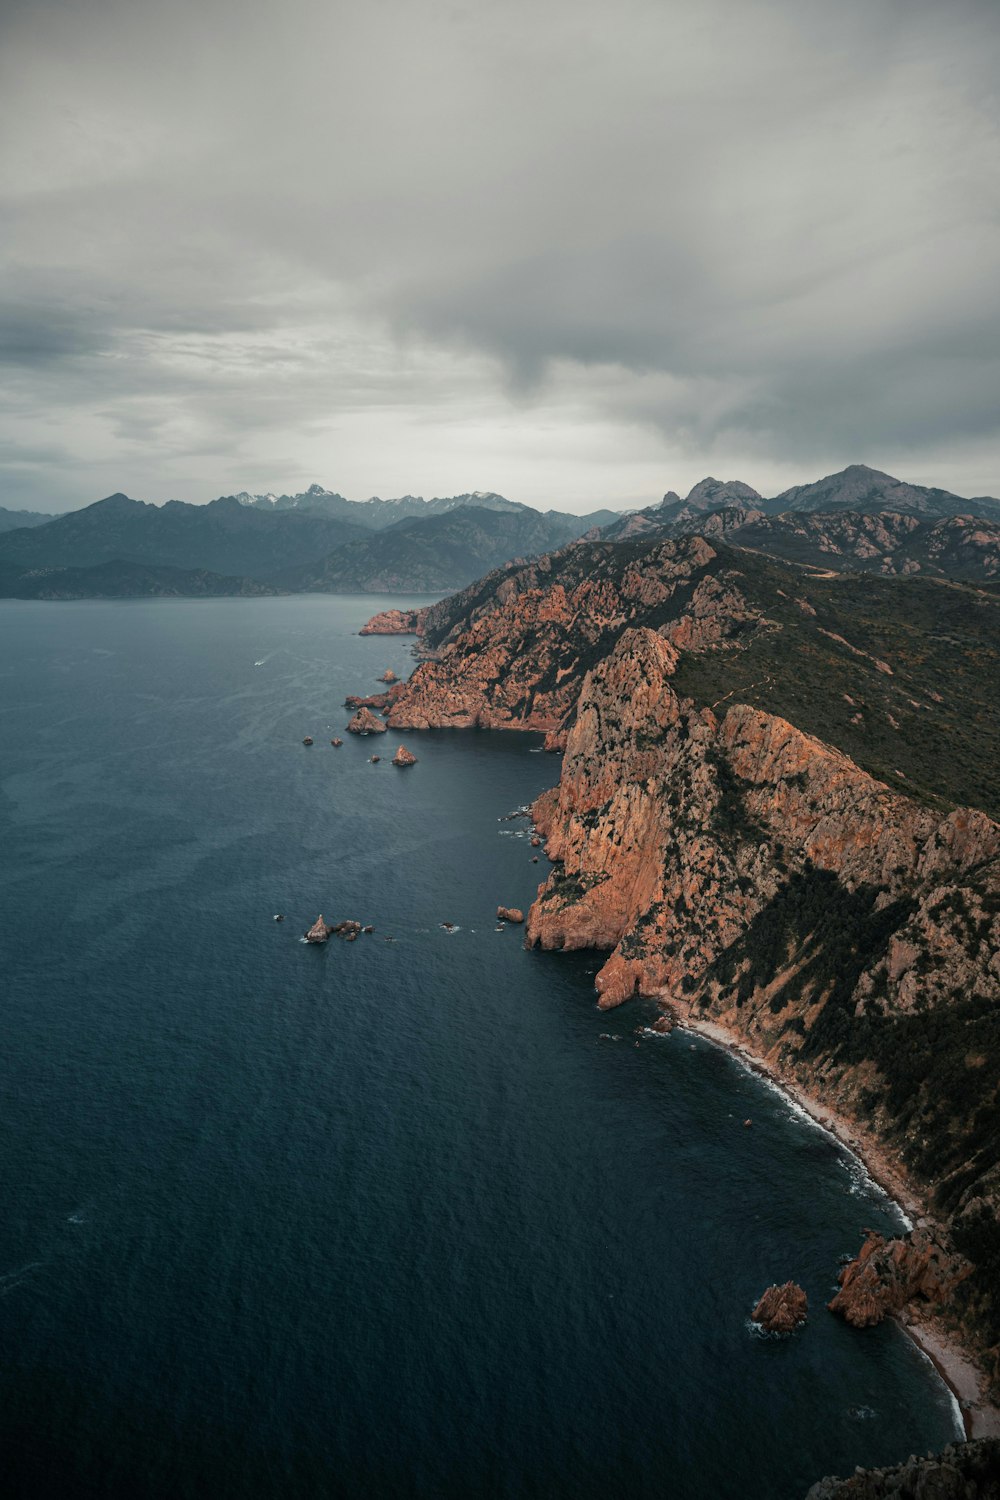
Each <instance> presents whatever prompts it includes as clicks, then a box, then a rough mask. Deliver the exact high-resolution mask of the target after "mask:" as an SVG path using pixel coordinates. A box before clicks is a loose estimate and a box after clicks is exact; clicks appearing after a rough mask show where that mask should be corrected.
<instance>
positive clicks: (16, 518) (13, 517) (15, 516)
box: [0, 505, 56, 532]
mask: <svg viewBox="0 0 1000 1500" xmlns="http://www.w3.org/2000/svg"><path fill="white" fill-rule="evenodd" d="M55 519H56V518H55V516H51V515H45V514H44V513H43V512H42V511H37V510H5V509H4V507H3V506H2V505H0V532H4V531H17V530H18V529H19V528H20V527H22V526H44V525H45V523H46V522H47V521H54V520H55Z"/></svg>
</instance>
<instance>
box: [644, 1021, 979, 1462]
mask: <svg viewBox="0 0 1000 1500" xmlns="http://www.w3.org/2000/svg"><path fill="white" fill-rule="evenodd" d="M670 1012H671V1013H673V1014H675V1015H676V1018H677V1023H678V1029H679V1030H682V1031H690V1032H691V1033H692V1034H693V1035H695V1036H699V1037H702V1038H703V1039H704V1040H705V1041H709V1042H712V1043H714V1045H715V1046H718V1047H723V1048H724V1049H725V1050H726V1051H727V1052H729V1053H731V1054H732V1056H733V1057H735V1058H736V1059H737V1060H738V1061H739V1062H740V1063H741V1064H742V1065H743V1066H744V1067H745V1068H747V1069H748V1070H749V1071H750V1072H752V1073H757V1074H759V1075H760V1076H761V1077H762V1078H765V1079H767V1081H768V1083H770V1084H771V1085H772V1086H773V1087H775V1088H777V1089H779V1090H780V1092H781V1093H782V1094H784V1095H785V1096H786V1097H787V1098H788V1099H789V1100H790V1101H791V1102H792V1103H793V1104H794V1105H796V1106H797V1107H798V1108H799V1109H801V1110H802V1111H803V1112H804V1113H805V1114H807V1115H809V1117H810V1119H811V1120H812V1121H813V1122H814V1124H816V1125H818V1126H819V1127H820V1129H822V1130H824V1131H826V1132H827V1133H828V1134H829V1135H831V1136H833V1137H834V1138H835V1139H836V1141H837V1142H838V1143H839V1144H840V1145H841V1146H843V1147H844V1149H845V1150H846V1151H848V1152H849V1153H850V1154H851V1155H852V1156H853V1157H854V1158H855V1159H856V1160H857V1161H858V1162H860V1164H861V1166H862V1167H863V1168H864V1171H865V1173H866V1175H867V1176H868V1177H869V1178H870V1179H871V1181H872V1182H874V1183H875V1184H876V1186H877V1187H879V1188H881V1190H882V1192H883V1193H885V1195H886V1197H887V1198H889V1199H891V1200H892V1202H893V1203H895V1205H896V1207H897V1208H898V1209H899V1211H900V1213H901V1214H902V1215H903V1216H904V1219H905V1220H906V1222H907V1224H909V1225H912V1224H920V1223H923V1224H925V1225H929V1226H932V1227H933V1228H935V1229H937V1230H938V1231H939V1232H942V1233H943V1226H941V1225H939V1224H936V1223H935V1221H934V1219H933V1218H932V1217H931V1216H930V1215H929V1214H928V1212H927V1205H926V1204H925V1203H924V1202H923V1200H922V1199H921V1198H920V1197H919V1196H918V1195H917V1193H916V1192H915V1191H914V1189H913V1187H912V1185H911V1184H910V1183H909V1182H908V1181H907V1179H906V1177H905V1175H904V1174H903V1171H902V1169H901V1167H900V1165H899V1162H898V1161H897V1160H896V1159H895V1158H894V1157H893V1156H892V1154H891V1153H890V1152H889V1151H888V1149H887V1148H886V1147H885V1145H884V1143H882V1142H881V1141H879V1140H878V1139H877V1137H876V1136H874V1135H873V1134H872V1133H871V1132H870V1131H866V1130H864V1129H863V1128H862V1127H860V1126H858V1125H857V1124H856V1123H855V1122H854V1121H851V1120H848V1119H846V1118H845V1117H844V1116H843V1115H839V1114H838V1113H837V1112H836V1110H833V1109H831V1108H830V1106H829V1105H828V1104H825V1103H824V1102H823V1100H821V1099H818V1098H816V1097H815V1095H813V1094H810V1093H809V1092H808V1091H807V1090H806V1089H804V1088H803V1087H802V1086H801V1084H799V1083H797V1082H795V1081H794V1080H792V1079H790V1078H787V1077H785V1076H784V1075H783V1074H782V1073H780V1072H779V1071H778V1070H777V1069H776V1068H775V1067H774V1066H773V1065H771V1064H769V1063H768V1062H767V1061H766V1060H765V1059H764V1058H762V1057H760V1056H759V1055H757V1054H756V1053H754V1052H752V1051H751V1050H750V1049H749V1048H748V1047H747V1045H746V1043H745V1041H744V1039H743V1038H741V1037H740V1036H739V1035H738V1034H737V1033H735V1032H733V1031H730V1030H729V1029H728V1028H727V1027H725V1026H723V1025H720V1024H719V1023H718V1022H716V1021H706V1020H704V1019H703V1018H702V1017H700V1016H696V1015H693V1014H692V1013H691V1007H690V1006H679V1005H678V1003H677V1002H676V1001H671V1003H670ZM893 1321H894V1322H895V1323H896V1325H897V1326H898V1327H899V1328H901V1329H902V1330H903V1332H904V1333H905V1334H906V1335H907V1336H908V1337H909V1338H910V1339H912V1341H913V1343H915V1344H916V1345H917V1347H918V1348H919V1349H920V1350H921V1351H922V1353H923V1354H925V1355H926V1356H927V1358H928V1359H929V1360H930V1361H931V1363H932V1364H933V1365H934V1367H935V1369H936V1370H937V1372H938V1374H939V1376H940V1377H941V1379H942V1380H943V1381H944V1383H945V1385H946V1386H947V1387H948V1389H949V1390H950V1391H951V1393H952V1396H953V1398H954V1400H955V1404H956V1407H957V1408H958V1411H959V1413H960V1416H961V1420H962V1424H963V1426H964V1428H965V1435H966V1438H967V1439H971V1438H993V1437H997V1438H1000V1405H998V1404H997V1403H996V1402H994V1401H993V1400H992V1399H991V1397H990V1396H989V1394H988V1393H986V1392H984V1390H983V1384H984V1381H985V1376H984V1375H983V1372H982V1371H981V1370H980V1368H979V1366H978V1364H977V1363H976V1361H975V1358H974V1355H973V1354H972V1353H971V1352H970V1351H969V1349H968V1348H967V1346H966V1345H965V1343H964V1342H963V1340H962V1338H961V1335H960V1334H959V1333H958V1332H957V1331H956V1330H955V1329H954V1328H950V1327H949V1326H948V1325H947V1324H946V1323H945V1322H944V1321H943V1320H942V1319H941V1318H940V1317H939V1316H935V1315H934V1313H933V1312H931V1311H930V1309H929V1308H927V1309H921V1311H920V1312H919V1313H918V1312H917V1311H916V1310H915V1308H914V1306H912V1305H911V1306H909V1307H908V1308H907V1309H906V1311H905V1313H903V1314H902V1315H898V1316H895V1317H894V1318H893Z"/></svg>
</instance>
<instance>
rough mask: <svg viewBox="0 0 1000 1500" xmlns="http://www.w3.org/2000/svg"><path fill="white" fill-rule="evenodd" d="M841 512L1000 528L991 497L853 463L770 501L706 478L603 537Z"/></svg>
mask: <svg viewBox="0 0 1000 1500" xmlns="http://www.w3.org/2000/svg"><path fill="white" fill-rule="evenodd" d="M841 511H850V512H852V513H853V515H854V516H855V517H860V516H879V515H882V514H883V513H885V512H890V513H893V514H897V515H903V516H911V517H916V518H917V519H919V520H924V521H934V520H943V519H945V518H947V517H952V516H979V517H984V518H986V519H988V520H991V521H993V522H994V523H1000V500H994V499H992V498H990V497H989V496H986V495H981V496H978V497H976V498H974V499H971V500H965V499H963V498H962V497H961V496H960V495H953V494H951V493H950V492H949V491H948V490H939V489H928V488H927V487H925V486H923V485H919V484H906V483H904V482H903V481H902V480H899V479H895V478H893V476H892V475H891V474H883V473H882V472H881V471H880V470H878V469H870V468H868V467H867V466H866V465H865V464H851V465H850V466H849V467H848V468H846V469H842V470H841V471H840V472H839V473H837V474H828V475H827V476H826V478H825V479H818V480H816V481H814V482H813V483H811V484H800V485H795V486H794V487H793V488H792V489H788V490H784V491H783V492H782V493H781V494H780V495H775V496H774V497H773V498H771V499H766V498H765V497H764V496H763V495H760V494H758V493H757V491H756V490H755V489H752V488H751V486H750V485H748V484H743V483H742V482H741V481H739V480H728V481H726V482H725V483H720V481H719V480H717V479H711V478H709V479H703V480H701V481H700V483H698V484H696V485H695V486H694V488H693V489H692V490H691V491H690V493H689V494H688V496H687V498H686V499H684V500H682V499H681V498H680V496H679V495H677V494H675V493H674V492H673V491H672V490H670V491H668V492H667V494H666V495H664V497H663V499H662V500H661V501H660V503H659V504H658V505H650V506H647V507H646V508H645V509H644V510H639V511H634V512H632V513H631V514H629V515H625V516H620V517H619V518H618V519H617V520H615V521H612V522H611V523H610V524H609V525H608V526H606V527H605V528H604V531H603V535H604V536H605V537H607V538H608V540H609V541H614V540H625V539H627V538H629V537H638V536H648V537H652V536H654V535H659V536H676V535H679V534H681V533H682V532H690V531H695V530H700V529H702V528H703V526H704V524H705V517H706V515H708V514H709V513H711V512H723V513H725V514H732V513H734V512H735V513H742V514H743V516H744V517H745V516H747V515H756V516H757V517H758V518H760V517H761V516H777V517H781V518H782V519H787V517H788V515H790V514H791V515H797V516H807V515H812V514H813V513H815V512H822V513H824V514H825V515H827V517H828V523H827V524H828V525H829V524H832V521H833V518H834V517H835V516H836V514H837V513H838V512H841ZM737 524H740V523H737Z"/></svg>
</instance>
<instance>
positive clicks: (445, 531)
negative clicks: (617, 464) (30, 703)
mask: <svg viewBox="0 0 1000 1500" xmlns="http://www.w3.org/2000/svg"><path fill="white" fill-rule="evenodd" d="M321 498H322V500H323V504H317V505H315V506H313V505H305V506H302V507H298V506H289V507H281V506H277V507H270V506H259V505H248V504H244V503H243V501H242V500H241V499H240V498H239V497H238V496H223V497H221V498H220V499H218V500H213V501H211V502H210V503H209V504H208V505H189V504H187V503H185V502H183V501H180V500H170V501H167V503H166V504H165V505H162V506H157V505H149V504H146V503H144V502H143V501H140V500H132V499H130V498H129V497H128V496H127V495H122V494H116V495H109V496H108V497H107V498H106V499H104V500H99V501H97V502H96V504H94V505H90V506H86V507H85V508H84V509H83V510H79V511H71V512H69V513H68V514H67V515H65V516H60V517H57V518H56V519H54V520H52V521H50V522H49V523H48V524H46V525H44V526H39V527H36V528H30V529H29V528H22V529H20V530H17V531H11V532H8V533H6V534H4V535H2V536H0V589H2V590H3V592H5V593H6V594H8V595H10V594H14V595H20V594H25V595H26V596H27V597H37V594H36V592H35V590H36V583H35V581H34V575H35V574H37V573H38V572H40V571H45V572H50V571H51V570H52V569H65V568H72V569H75V570H77V571H76V572H75V574H74V579H73V586H74V587H75V588H84V587H85V586H86V581H87V576H88V575H87V573H86V570H87V569H88V568H94V567H98V566H101V565H105V564H108V563H112V562H121V563H127V564H129V565H130V566H131V567H132V569H133V572H132V575H131V576H132V577H133V578H134V581H135V585H136V588H137V589H138V590H139V591H140V592H141V593H145V592H150V591H151V592H154V593H155V592H158V591H159V584H158V583H157V582H156V580H155V579H154V578H153V576H152V574H151V573H150V572H148V571H147V572H143V571H141V570H142V569H143V568H145V569H147V570H149V569H157V568H172V569H175V570H179V572H181V573H183V572H185V571H186V572H189V573H191V574H192V582H193V586H194V591H195V593H201V592H202V591H203V585H202V584H196V583H195V580H194V579H193V575H194V574H197V573H211V574H214V575H219V576H222V577H224V578H229V579H236V580H239V579H248V578H249V579H256V580H258V581H260V582H265V583H267V585H268V587H269V588H271V589H278V590H292V591H315V590H328V591H335V592H354V591H361V592H366V591H371V590H386V591H389V592H400V593H406V592H410V593H413V592H444V591H446V590H450V589H455V588H460V587H462V586H463V585H464V584H466V583H468V582H469V580H470V579H472V578H476V577H478V576H480V575H481V574H482V573H484V572H486V571H488V570H489V569H491V568H493V567H496V566H497V565H498V564H499V563H501V562H506V561H507V560H508V559H510V558H512V557H526V556H531V555H533V554H535V553H537V552H546V551H549V550H551V549H552V548H553V547H558V546H561V545H562V544H563V543H564V542H567V541H570V540H572V539H573V538H574V537H577V536H579V535H581V533H583V532H584V531H587V530H591V529H593V527H594V525H595V516H593V515H591V516H576V515H572V514H569V513H566V512H563V511H554V510H553V511H547V512H545V513H542V512H540V511H537V510H533V509H532V508H531V507H530V506H526V505H521V504H519V503H516V502H514V501H506V500H503V499H502V497H501V496H492V495H481V496H478V497H473V503H471V504H468V505H465V504H458V503H456V502H455V501H453V500H448V501H442V502H440V504H441V507H442V508H441V510H440V511H439V512H438V513H437V514H433V515H428V514H427V513H426V509H424V508H422V507H424V505H425V502H423V501H414V502H413V504H415V505H417V506H419V507H421V508H420V509H418V510H417V512H416V513H415V514H407V513H406V512H407V510H408V509H409V508H410V497H404V499H403V500H401V501H398V502H397V501H379V502H378V504H379V506H382V507H389V509H388V510H386V509H382V510H381V511H379V512H378V514H379V515H380V516H381V517H382V521H383V522H384V521H386V520H388V524H382V522H380V523H379V524H378V525H361V524H360V523H358V522H357V521H355V520H352V519H350V518H349V517H350V516H353V515H354V514H356V513H357V512H358V511H364V509H365V506H364V505H356V504H354V502H351V501H347V500H340V504H339V506H337V505H334V506H333V513H331V511H330V509H329V507H328V506H327V502H328V501H329V502H330V504H331V505H333V502H334V501H338V499H340V497H337V496H334V495H332V494H331V493H330V492H323V495H322V497H321ZM459 498H461V497H459ZM495 501H496V502H502V503H496V504H495V503H494V502H495ZM393 507H395V508H396V510H393ZM345 510H346V511H347V512H348V518H345V515H344V514H343V512H344V511H345ZM396 511H401V512H402V514H397V513H396ZM607 514H608V513H607V512H597V513H596V521H598V522H599V521H601V520H603V519H604V518H605V517H606V515H607ZM119 576H120V578H121V579H122V580H124V579H125V578H126V577H127V576H129V575H128V574H127V573H125V572H122V573H121V574H120V575H119ZM93 577H94V583H95V586H100V587H101V588H102V589H103V588H104V587H105V586H106V580H104V579H100V578H98V577H97V575H93ZM180 582H181V580H180V578H179V577H174V579H173V583H174V584H176V585H179V584H180ZM181 592H183V589H181Z"/></svg>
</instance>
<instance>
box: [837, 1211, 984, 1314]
mask: <svg viewBox="0 0 1000 1500" xmlns="http://www.w3.org/2000/svg"><path fill="white" fill-rule="evenodd" d="M972 1269H973V1268H972V1266H971V1265H970V1264H969V1262H968V1261H967V1260H963V1259H962V1257H961V1256H957V1255H954V1254H951V1253H950V1252H948V1251H947V1250H945V1249H944V1248H943V1247H942V1246H941V1245H939V1244H938V1243H937V1242H936V1241H935V1240H934V1239H933V1237H932V1236H931V1235H930V1234H928V1233H927V1232H925V1231H923V1230H919V1229H917V1230H914V1231H913V1233H912V1234H910V1235H907V1236H906V1237H905V1238H900V1239H885V1238H884V1237H883V1236H882V1235H880V1234H876V1233H875V1232H874V1231H873V1230H868V1231H867V1232H866V1237H865V1242H864V1244H863V1245H862V1246H861V1250H860V1252H859V1254H858V1256H857V1258H856V1259H855V1260H852V1261H851V1263H850V1264H849V1265H847V1266H845V1267H844V1269H843V1270H842V1271H841V1273H840V1275H839V1277H838V1278H837V1279H838V1281H839V1282H840V1291H839V1292H838V1293H837V1295H836V1296H835V1297H834V1299H833V1301H832V1302H831V1303H830V1304H829V1307H830V1311H831V1312H835V1313H839V1314H840V1316H841V1317H842V1318H844V1319H845V1320H846V1321H847V1322H848V1323H850V1324H852V1326H853V1327H855V1328H870V1327H872V1326H873V1324H875V1323H881V1322H882V1319H883V1318H886V1317H889V1316H891V1315H892V1314H893V1313H898V1312H901V1311H902V1310H903V1308H904V1307H905V1306H906V1304H907V1303H908V1302H912V1301H913V1300H914V1299H915V1298H917V1297H920V1298H923V1299H924V1300H925V1301H927V1302H944V1301H945V1300H946V1299H947V1297H948V1296H950V1294H951V1293H952V1292H953V1291H954V1289H955V1287H957V1286H958V1285H959V1283H960V1282H962V1281H964V1280H965V1278H966V1277H967V1276H968V1275H970V1274H971V1272H972Z"/></svg>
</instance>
